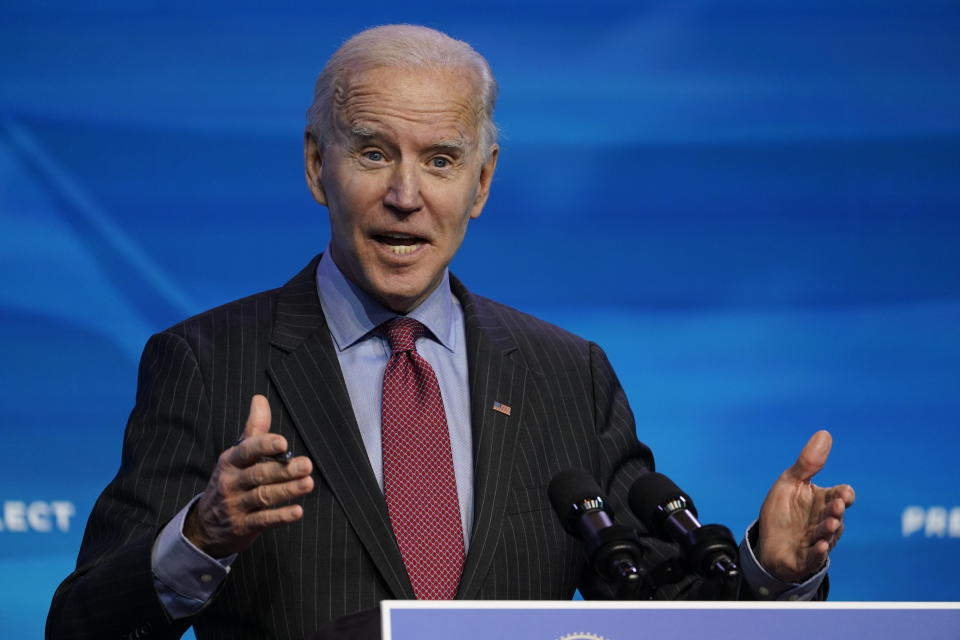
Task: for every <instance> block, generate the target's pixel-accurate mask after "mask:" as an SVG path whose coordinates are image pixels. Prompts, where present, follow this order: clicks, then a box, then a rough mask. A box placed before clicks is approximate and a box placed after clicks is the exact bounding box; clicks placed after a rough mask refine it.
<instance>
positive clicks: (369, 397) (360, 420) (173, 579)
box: [152, 251, 827, 619]
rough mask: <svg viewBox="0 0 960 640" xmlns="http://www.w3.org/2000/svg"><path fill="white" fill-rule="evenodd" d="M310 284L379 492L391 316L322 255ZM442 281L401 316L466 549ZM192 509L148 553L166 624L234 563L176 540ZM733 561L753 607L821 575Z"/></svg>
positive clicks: (467, 513) (462, 373) (452, 316)
mask: <svg viewBox="0 0 960 640" xmlns="http://www.w3.org/2000/svg"><path fill="white" fill-rule="evenodd" d="M316 277H317V293H318V295H319V296H320V305H321V307H322V308H323V313H324V316H325V317H326V320H327V325H328V327H329V329H330V335H331V337H332V338H333V342H334V346H335V348H336V350H337V358H338V360H339V362H340V369H341V371H342V372H343V378H344V381H345V382H346V385H347V392H348V393H349V395H350V403H351V405H352V407H353V412H354V415H355V416H356V418H357V426H358V427H359V429H360V436H361V438H362V439H363V444H364V447H365V448H366V451H367V457H368V458H369V459H370V466H371V469H372V471H373V474H374V475H375V476H376V478H377V482H378V483H379V484H380V488H381V489H383V463H382V452H381V446H380V405H381V399H382V395H383V388H382V387H383V372H384V369H385V368H386V365H387V360H389V359H390V345H389V342H388V341H387V339H386V338H385V337H382V336H380V335H378V334H377V333H375V332H372V330H373V329H375V328H376V327H378V326H379V325H380V324H382V323H384V322H386V321H387V320H390V319H391V318H393V317H394V316H396V315H397V314H396V313H394V312H393V311H390V310H389V309H387V308H386V307H384V306H383V305H381V304H380V303H378V302H376V301H375V300H373V299H372V298H371V297H370V296H369V295H367V294H366V293H365V292H364V291H363V290H361V289H360V288H359V287H357V286H356V285H354V284H353V283H352V282H350V281H349V280H347V278H346V277H345V276H344V275H343V273H341V271H340V269H338V268H337V265H336V264H335V263H334V262H333V260H332V259H331V258H330V252H329V251H327V252H326V253H325V254H324V255H323V257H322V258H321V260H320V262H319V263H318V265H317V273H316ZM449 280H450V276H449V274H448V273H447V272H444V275H443V281H442V282H441V283H440V285H439V286H438V287H437V288H436V289H435V290H434V291H433V293H431V294H430V296H429V297H428V298H427V299H426V300H424V301H423V302H422V303H421V304H420V305H419V306H418V307H417V308H416V309H414V310H413V311H411V312H410V313H409V314H408V315H409V317H412V318H415V319H417V320H419V321H420V322H422V323H423V324H424V325H425V326H426V327H427V329H429V333H428V334H427V335H425V336H424V337H422V338H420V339H419V340H418V341H417V352H418V353H419V354H420V355H421V356H423V358H424V359H425V360H426V361H427V362H429V363H430V366H431V367H433V369H434V371H435V372H436V374H437V380H438V382H439V384H440V393H441V395H442V396H443V406H444V410H445V411H446V414H447V428H448V429H449V431H450V449H451V453H452V454H453V467H454V472H455V474H456V479H457V497H458V499H459V502H460V519H461V523H462V525H463V534H464V545H465V546H467V545H469V542H470V537H469V536H470V529H471V527H472V525H473V442H472V436H471V430H470V387H469V383H468V369H467V352H466V351H467V350H466V329H465V325H464V318H463V310H462V308H461V306H460V302H459V301H458V300H457V299H456V297H455V296H454V295H453V294H452V293H451V291H450V281H449ZM197 498H199V496H197ZM197 498H194V501H196V499H197ZM192 504H193V501H191V502H190V504H188V505H187V506H186V507H184V508H183V509H182V510H181V511H180V512H179V513H178V514H177V515H176V516H175V517H174V518H173V519H172V520H171V521H170V522H169V523H168V524H167V526H166V527H164V529H163V531H161V532H160V535H159V536H158V537H157V541H156V543H155V544H154V547H153V555H152V563H153V574H154V578H155V579H154V584H155V586H156V588H157V594H158V596H159V597H160V601H161V602H162V603H163V605H164V607H165V608H166V610H167V613H169V614H170V617H171V618H173V619H178V618H183V617H186V616H188V615H191V614H194V613H196V612H197V611H199V610H200V609H202V608H203V607H204V606H205V605H206V604H207V602H208V601H209V600H210V598H212V597H213V595H214V593H216V590H217V588H218V587H219V585H220V584H221V583H222V582H223V580H224V578H226V576H227V574H228V573H229V572H230V565H231V564H232V563H233V560H234V559H235V558H236V555H232V556H229V557H227V558H221V559H216V558H212V557H210V556H209V555H207V554H206V553H204V552H203V551H201V550H200V549H198V548H197V547H196V546H194V545H193V543H191V542H190V541H189V540H188V539H187V538H186V536H184V535H183V521H184V519H185V517H186V514H187V512H188V511H189V509H190V506H191V505H192ZM752 526H755V525H752ZM740 554H741V557H740V563H741V569H742V570H743V575H744V580H745V581H746V582H747V584H748V585H750V589H751V590H752V592H753V594H754V596H755V597H757V598H758V599H760V600H777V599H782V600H811V599H813V597H814V596H815V595H816V592H817V589H818V588H819V586H820V583H821V582H822V581H823V577H824V576H825V575H826V569H827V567H824V568H823V570H821V571H820V572H819V573H817V574H815V575H814V576H812V577H811V578H810V579H808V580H807V581H805V582H803V583H788V582H782V581H780V580H777V579H776V578H774V577H773V576H771V575H770V574H769V573H767V572H766V571H765V570H764V569H763V567H761V566H760V564H759V562H758V561H757V559H756V557H755V556H754V553H753V549H752V548H751V547H750V545H749V544H748V543H747V537H746V536H744V540H743V542H742V543H741V545H740Z"/></svg>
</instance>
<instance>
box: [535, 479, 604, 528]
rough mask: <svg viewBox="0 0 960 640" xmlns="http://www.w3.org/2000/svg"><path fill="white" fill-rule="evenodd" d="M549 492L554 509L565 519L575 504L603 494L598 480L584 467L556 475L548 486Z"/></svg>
mask: <svg viewBox="0 0 960 640" xmlns="http://www.w3.org/2000/svg"><path fill="white" fill-rule="evenodd" d="M547 494H548V495H549V496H550V504H552V505H553V510H554V511H555V512H556V514H557V515H558V516H559V517H560V519H561V520H563V521H566V519H567V517H568V515H569V514H570V507H571V506H572V505H573V504H575V503H578V502H580V501H581V500H583V499H584V498H596V497H597V496H601V495H603V494H602V492H601V491H600V487H599V486H598V485H597V482H596V480H594V479H593V477H592V476H591V475H590V474H589V473H587V472H586V471H584V470H583V469H567V470H566V471H561V472H560V473H558V474H557V475H555V476H554V477H553V480H551V481H550V486H549V487H548V488H547Z"/></svg>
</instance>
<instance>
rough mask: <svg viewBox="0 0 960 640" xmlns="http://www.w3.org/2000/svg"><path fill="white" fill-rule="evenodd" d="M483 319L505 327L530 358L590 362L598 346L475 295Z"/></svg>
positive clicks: (552, 325) (542, 321)
mask: <svg viewBox="0 0 960 640" xmlns="http://www.w3.org/2000/svg"><path fill="white" fill-rule="evenodd" d="M473 299H474V302H475V304H476V306H477V309H478V311H480V313H479V314H478V315H479V316H480V317H481V318H488V319H489V321H492V322H493V323H495V324H497V325H499V326H501V327H503V328H504V329H506V330H507V331H508V332H509V333H510V334H511V336H512V338H513V340H514V341H515V342H516V344H517V346H518V347H519V348H520V349H521V350H522V351H524V353H525V355H526V357H527V358H528V359H533V360H534V361H536V360H539V359H540V357H541V356H542V355H543V354H544V353H545V352H548V351H549V352H552V353H567V354H569V356H570V357H572V358H575V359H577V360H582V359H588V358H589V357H590V350H591V347H593V348H597V347H596V345H594V343H592V342H590V341H588V340H586V339H584V338H582V337H580V336H578V335H576V334H574V333H571V332H570V331H567V330H566V329H563V328H562V327H558V326H557V325H555V324H553V323H551V322H547V321H546V320H543V319H541V318H538V317H536V316H533V315H530V314H529V313H526V312H524V311H520V310H518V309H514V308H513V307H510V306H507V305H505V304H503V303H500V302H496V301H495V300H490V299H489V298H484V297H483V296H477V295H473Z"/></svg>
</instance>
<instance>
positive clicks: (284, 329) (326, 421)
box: [268, 258, 413, 598]
mask: <svg viewBox="0 0 960 640" xmlns="http://www.w3.org/2000/svg"><path fill="white" fill-rule="evenodd" d="M318 259H319V258H317V259H314V260H313V261H312V262H311V263H310V264H309V265H308V266H307V267H306V268H305V269H304V270H303V271H301V272H300V273H299V274H298V275H297V276H295V277H294V278H293V279H292V280H291V281H290V282H288V283H287V284H286V285H285V286H284V287H283V288H282V289H280V292H279V294H278V299H277V309H276V319H275V323H274V331H273V335H272V338H271V342H272V344H273V345H274V346H276V347H278V348H279V349H281V350H282V351H283V352H284V353H283V354H282V355H280V356H279V357H274V358H271V363H270V366H269V367H268V374H269V376H270V378H271V379H272V380H273V383H274V384H275V385H276V387H277V390H278V392H279V394H280V397H281V399H282V400H283V402H284V404H285V405H286V407H287V409H288V411H289V413H290V417H291V419H292V421H293V424H294V426H295V427H296V429H297V430H298V431H299V433H300V437H301V438H303V441H304V443H305V444H306V447H307V451H308V453H309V454H310V457H311V458H313V460H314V461H315V462H316V464H317V469H318V472H319V473H320V475H322V476H323V478H324V480H326V482H327V484H328V485H329V487H330V490H331V491H332V492H333V494H334V495H335V496H336V499H337V501H338V502H339V504H340V507H341V508H342V509H343V511H344V513H345V514H346V515H347V518H348V519H349V521H350V524H351V526H352V527H353V530H354V531H355V532H356V534H357V536H358V537H359V538H360V541H361V542H362V543H363V545H364V547H365V548H366V550H367V552H368V553H369V554H370V556H371V558H372V559H373V561H374V564H375V565H376V566H377V567H378V568H379V570H380V572H381V573H382V575H383V578H384V580H385V581H386V583H387V585H388V586H389V587H390V590H391V591H392V592H393V595H394V597H396V598H413V589H412V587H411V586H410V580H409V579H408V577H407V572H406V570H405V568H404V566H403V559H402V558H401V556H400V551H399V549H398V548H397V544H396V540H395V538H394V536H393V531H392V529H391V528H390V519H389V516H388V514H387V507H386V503H385V502H384V499H383V494H382V493H381V491H380V487H379V486H378V484H377V481H376V478H375V477H374V475H373V472H372V470H371V469H370V461H369V459H368V458H367V453H366V450H365V449H364V447H363V441H362V439H361V438H360V431H359V429H358V428H357V423H356V417H355V416H354V414H353V407H352V406H351V404H350V397H349V395H348V394H347V388H346V383H345V382H344V380H343V374H342V372H341V370H340V363H339V361H338V360H337V355H336V352H335V348H334V346H333V342H332V340H331V338H330V332H329V330H328V328H327V323H326V320H325V319H324V317H323V312H322V310H321V307H320V301H319V298H318V297H317V292H316V280H315V275H314V274H315V271H316V265H317V261H318Z"/></svg>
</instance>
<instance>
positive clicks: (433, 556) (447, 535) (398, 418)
mask: <svg viewBox="0 0 960 640" xmlns="http://www.w3.org/2000/svg"><path fill="white" fill-rule="evenodd" d="M383 326H384V332H385V334H386V336H387V339H388V340H389V341H390V347H391V349H392V351H393V353H392V354H391V355H390V360H389V362H387V369H386V371H385V372H384V374H383V409H382V418H383V422H382V436H381V437H382V444H383V491H384V495H385V496H386V500H387V509H388V511H389V512H390V522H391V524H392V526H393V533H394V535H395V536H396V538H397V544H398V545H399V547H400V554H401V555H402V556H403V564H404V565H406V568H407V575H409V576H410V583H411V584H412V585H413V592H414V594H416V596H417V599H418V600H451V599H453V596H454V595H455V594H456V592H457V584H458V583H459V582H460V573H461V572H462V570H463V558H464V550H463V528H462V525H461V523H460V505H459V502H458V500H457V482H456V477H455V475H454V472H453V456H452V455H451V453H450V433H449V432H448V431H447V417H446V414H445V413H444V410H443V400H442V399H441V397H440V385H439V384H437V376H436V374H435V373H434V372H433V368H432V367H431V366H430V364H429V363H428V362H427V361H426V360H424V359H423V358H422V357H421V356H420V354H418V353H417V349H416V341H417V338H419V337H421V336H423V335H424V333H425V332H426V329H425V327H424V326H423V325H422V324H420V323H419V322H417V321H416V320H414V319H413V318H405V317H397V318H394V319H392V320H390V321H389V322H387V323H386V324H385V325H383Z"/></svg>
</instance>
